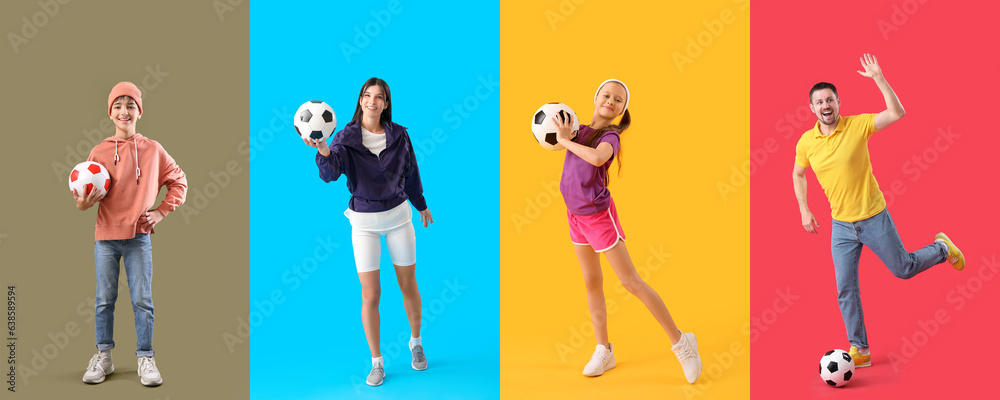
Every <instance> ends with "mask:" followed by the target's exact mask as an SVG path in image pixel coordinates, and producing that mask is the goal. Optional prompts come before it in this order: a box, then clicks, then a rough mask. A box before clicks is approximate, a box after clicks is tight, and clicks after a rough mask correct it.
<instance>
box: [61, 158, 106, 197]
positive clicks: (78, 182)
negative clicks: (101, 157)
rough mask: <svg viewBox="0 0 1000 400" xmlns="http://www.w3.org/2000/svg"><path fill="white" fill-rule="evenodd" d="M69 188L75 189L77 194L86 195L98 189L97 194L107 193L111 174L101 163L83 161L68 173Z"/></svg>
mask: <svg viewBox="0 0 1000 400" xmlns="http://www.w3.org/2000/svg"><path fill="white" fill-rule="evenodd" d="M69 189H70V190H76V194H77V195H79V196H86V195H87V194H89V193H90V192H91V191H93V190H99V191H100V192H99V193H98V195H104V194H108V190H111V174H109V173H108V170H107V169H106V168H104V166H103V165H101V164H98V163H95V162H93V161H84V162H82V163H79V164H77V165H76V167H73V171H72V172H70V173H69Z"/></svg>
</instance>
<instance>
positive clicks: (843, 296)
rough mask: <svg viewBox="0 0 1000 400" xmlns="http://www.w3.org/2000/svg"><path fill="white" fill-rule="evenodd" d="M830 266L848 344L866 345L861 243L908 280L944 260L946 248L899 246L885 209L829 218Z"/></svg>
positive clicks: (937, 244)
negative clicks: (840, 218)
mask: <svg viewBox="0 0 1000 400" xmlns="http://www.w3.org/2000/svg"><path fill="white" fill-rule="evenodd" d="M830 238H831V242H832V245H831V253H832V254H833V268H834V271H835V272H836V275H837V301H838V302H839V303H840V314H841V316H842V317H843V318H844V326H845V327H846V328H847V337H848V338H849V339H850V341H851V345H853V346H857V347H868V334H867V333H866V332H865V315H864V312H863V311H862V310H861V289H860V288H859V287H858V262H859V261H860V259H861V248H862V246H868V248H870V249H871V250H872V251H873V252H875V255H877V256H878V258H879V259H881V260H882V263H884V264H885V266H886V267H888V268H889V271H892V274H893V275H895V276H896V277H897V278H900V279H910V278H912V277H913V276H915V275H917V274H919V273H921V272H923V271H925V270H927V269H928V268H930V267H932V266H934V265H937V264H940V263H942V262H944V261H945V260H946V259H947V257H948V247H947V246H946V245H944V244H942V243H932V244H929V245H927V246H924V248H922V249H920V250H917V251H915V252H912V253H908V252H907V251H906V248H904V247H903V241H902V240H900V239H899V233H897V232H896V225H895V224H893V222H892V217H891V216H890V215H889V210H888V209H885V210H882V212H880V213H878V214H875V215H874V216H872V217H870V218H868V219H863V220H861V221H856V222H842V221H837V220H833V228H832V232H831V234H830Z"/></svg>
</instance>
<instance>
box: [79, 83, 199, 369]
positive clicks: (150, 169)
mask: <svg viewBox="0 0 1000 400" xmlns="http://www.w3.org/2000/svg"><path fill="white" fill-rule="evenodd" d="M108 115H109V116H110V118H111V120H112V121H113V122H114V124H115V135H114V136H112V137H109V138H107V139H104V141H102V142H101V143H99V144H98V145H97V146H94V149H93V150H91V151H90V157H89V158H87V160H88V161H94V162H97V163H99V164H101V165H104V167H105V168H107V170H108V172H109V173H110V175H111V189H110V190H109V191H108V193H107V194H106V195H102V196H98V195H97V190H94V191H92V192H90V193H76V192H75V191H74V192H73V197H74V199H75V200H76V208H77V209H79V210H81V211H84V210H87V209H89V208H90V207H92V206H93V205H94V203H96V202H98V201H100V202H101V204H100V206H99V207H98V209H97V225H96V227H95V229H94V240H95V242H94V262H95V264H96V266H97V296H96V300H95V302H94V317H95V330H96V335H97V350H98V353H97V354H95V355H94V356H93V357H92V358H91V359H90V365H89V366H88V367H87V372H86V373H84V375H83V381H84V382H87V383H101V382H104V377H105V376H107V375H109V374H111V373H112V372H114V370H115V367H114V365H113V364H112V362H111V349H113V348H114V347H115V342H114V339H113V336H114V335H113V333H114V311H115V300H117V299H118V276H119V266H120V264H119V261H120V260H121V259H124V264H125V275H126V277H127V279H128V287H129V295H130V296H131V298H132V311H133V312H134V313H135V333H136V343H137V345H138V349H137V350H136V352H135V354H136V356H138V357H139V369H138V373H139V381H140V382H141V383H142V384H143V385H146V386H157V385H160V384H161V383H163V379H162V378H161V377H160V372H159V370H158V369H157V368H156V361H155V360H154V359H153V300H152V278H153V256H152V244H151V242H150V237H149V234H151V233H153V228H154V227H155V226H156V224H158V223H159V222H160V221H161V220H162V219H163V217H165V216H166V215H167V214H168V213H170V212H171V211H174V210H175V209H177V207H178V206H180V205H181V204H183V203H184V197H185V194H186V193H187V179H186V178H185V176H184V171H181V169H180V167H178V166H177V164H176V163H175V162H174V159H173V158H171V157H170V155H169V154H167V152H166V151H165V150H164V149H163V147H162V146H160V144H159V143H157V142H156V141H153V140H150V139H148V138H146V137H144V136H142V135H140V134H138V133H136V131H135V126H136V122H138V120H139V118H141V117H142V93H141V92H140V91H139V88H137V87H136V86H135V85H134V84H132V83H131V82H120V83H118V84H117V85H115V87H114V88H112V89H111V94H110V95H109V96H108ZM133 176H135V184H133V183H132V182H133V181H132V177H133ZM161 186H166V187H167V196H166V198H165V199H164V200H163V202H162V203H161V204H160V206H159V207H157V208H155V209H152V210H150V207H152V206H153V202H154V201H155V200H156V195H157V193H158V192H159V190H160V187H161Z"/></svg>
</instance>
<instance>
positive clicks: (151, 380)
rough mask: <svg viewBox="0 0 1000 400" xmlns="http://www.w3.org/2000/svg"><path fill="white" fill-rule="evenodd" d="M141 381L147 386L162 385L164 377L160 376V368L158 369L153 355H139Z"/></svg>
mask: <svg viewBox="0 0 1000 400" xmlns="http://www.w3.org/2000/svg"><path fill="white" fill-rule="evenodd" d="M138 372H139V382H140V383H142V384H143V385H146V386H160V384H161V383H163V378H161V377H160V370H158V369H156V360H154V359H153V357H139V371H138Z"/></svg>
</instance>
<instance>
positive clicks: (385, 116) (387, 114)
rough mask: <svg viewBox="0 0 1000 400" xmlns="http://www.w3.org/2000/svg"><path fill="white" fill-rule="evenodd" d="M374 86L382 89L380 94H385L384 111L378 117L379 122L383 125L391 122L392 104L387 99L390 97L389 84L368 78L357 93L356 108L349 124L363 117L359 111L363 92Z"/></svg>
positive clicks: (374, 78) (362, 113)
mask: <svg viewBox="0 0 1000 400" xmlns="http://www.w3.org/2000/svg"><path fill="white" fill-rule="evenodd" d="M374 85H378V87H380V88H382V93H383V94H385V109H384V110H382V116H381V117H380V119H381V121H379V122H381V123H383V124H384V123H386V122H392V102H391V101H389V97H391V96H389V84H388V83H385V81H383V80H381V79H379V78H376V77H371V78H368V80H367V81H365V84H364V85H361V93H358V100H357V103H358V104H357V107H355V108H354V118H351V122H358V121H361V117H363V116H364V112H362V111H361V98H362V97H364V95H365V90H368V88H369V87H371V86H374Z"/></svg>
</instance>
